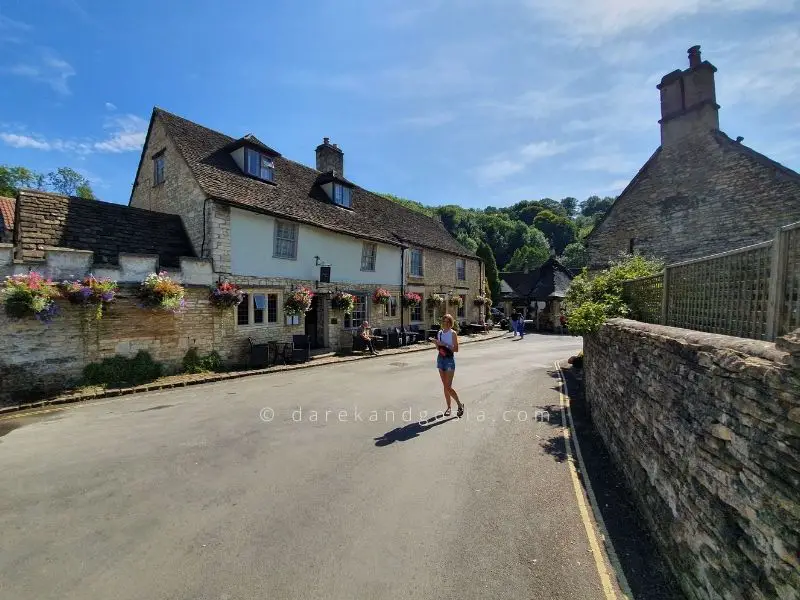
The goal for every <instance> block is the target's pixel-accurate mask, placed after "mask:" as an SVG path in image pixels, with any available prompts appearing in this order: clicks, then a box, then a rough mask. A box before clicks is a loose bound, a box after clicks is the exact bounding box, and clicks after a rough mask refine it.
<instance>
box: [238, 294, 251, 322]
mask: <svg viewBox="0 0 800 600" xmlns="http://www.w3.org/2000/svg"><path fill="white" fill-rule="evenodd" d="M236 324H237V325H249V324H250V294H245V295H244V300H242V302H241V304H239V306H237V307H236Z"/></svg>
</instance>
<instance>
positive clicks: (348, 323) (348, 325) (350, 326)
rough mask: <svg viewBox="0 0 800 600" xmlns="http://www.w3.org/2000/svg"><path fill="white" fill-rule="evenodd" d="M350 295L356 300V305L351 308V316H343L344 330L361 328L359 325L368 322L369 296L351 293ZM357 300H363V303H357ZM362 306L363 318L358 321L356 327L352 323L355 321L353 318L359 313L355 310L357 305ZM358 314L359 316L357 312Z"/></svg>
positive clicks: (362, 293)
mask: <svg viewBox="0 0 800 600" xmlns="http://www.w3.org/2000/svg"><path fill="white" fill-rule="evenodd" d="M351 293H352V294H353V296H355V298H356V304H355V307H354V308H353V312H352V313H351V314H349V315H348V314H346V315H345V316H344V329H351V330H356V329H358V328H359V327H361V324H362V323H363V322H364V321H369V294H366V293H364V292H351ZM359 299H363V302H359ZM362 304H363V306H364V310H363V317H362V318H361V319H360V320H359V321H358V325H354V323H355V321H356V319H355V318H354V316H355V315H356V312H359V311H357V309H358V307H359V305H362ZM359 314H360V312H359Z"/></svg>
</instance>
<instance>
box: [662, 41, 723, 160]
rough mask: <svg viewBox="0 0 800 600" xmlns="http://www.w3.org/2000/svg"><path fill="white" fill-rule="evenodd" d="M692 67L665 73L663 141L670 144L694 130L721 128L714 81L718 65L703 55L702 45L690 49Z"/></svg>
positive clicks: (692, 132)
mask: <svg viewBox="0 0 800 600" xmlns="http://www.w3.org/2000/svg"><path fill="white" fill-rule="evenodd" d="M688 53H689V68H688V69H686V70H685V71H681V70H676V71H673V72H672V73H669V74H667V75H664V77H663V78H662V79H661V83H660V84H659V85H658V86H657V87H658V89H659V91H660V92H661V120H660V121H659V124H660V125H661V145H662V146H663V147H668V146H672V145H675V144H677V143H678V142H679V141H680V140H682V139H683V138H685V137H686V136H688V135H692V134H694V133H705V132H708V131H710V130H712V129H719V105H718V104H717V92H716V87H715V84H714V73H716V72H717V68H716V67H715V66H714V65H712V64H711V63H710V62H708V61H707V60H705V61H704V60H702V59H701V58H700V46H692V47H691V48H689V50H688Z"/></svg>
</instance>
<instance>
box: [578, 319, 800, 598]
mask: <svg viewBox="0 0 800 600" xmlns="http://www.w3.org/2000/svg"><path fill="white" fill-rule="evenodd" d="M584 351H585V363H584V364H585V369H586V397H587V401H588V402H589V405H590V410H591V415H592V420H593V422H594V424H595V426H596V427H597V429H598V431H599V432H600V433H601V435H602V437H603V439H604V440H605V443H606V445H607V446H608V448H609V450H610V452H611V454H612V456H613V457H614V458H615V460H616V462H617V463H619V465H620V467H621V469H622V471H623V472H624V473H625V475H626V478H627V480H628V483H629V484H630V486H631V488H632V490H633V493H634V496H635V497H636V499H637V501H638V503H639V505H640V507H641V510H642V512H643V513H644V515H645V516H646V518H647V519H648V521H649V523H650V525H651V527H652V529H653V531H654V533H655V534H656V538H657V540H658V542H659V544H660V546H661V548H662V550H663V551H664V554H665V555H666V557H667V558H668V560H669V561H670V563H671V564H672V566H673V569H674V570H675V571H676V574H677V575H678V577H679V579H680V581H681V583H682V585H683V587H684V589H685V590H686V592H687V594H688V595H689V597H691V598H696V599H709V600H739V599H742V600H743V599H748V600H749V599H764V600H766V599H768V598H769V599H781V600H797V599H798V598H800V561H799V560H798V551H799V550H800V331H798V332H795V333H794V334H792V335H790V336H786V337H785V338H783V339H780V340H779V342H778V343H777V344H771V343H768V342H760V341H756V340H745V339H741V338H733V337H728V336H721V335H714V334H705V333H699V332H694V331H688V330H684V329H676V328H671V327H664V326H659V325H650V324H645V323H639V322H635V321H628V320H624V319H615V320H612V321H610V322H608V323H607V324H606V325H605V326H603V327H602V328H601V330H600V331H599V332H598V333H596V334H594V335H592V336H588V337H586V338H584Z"/></svg>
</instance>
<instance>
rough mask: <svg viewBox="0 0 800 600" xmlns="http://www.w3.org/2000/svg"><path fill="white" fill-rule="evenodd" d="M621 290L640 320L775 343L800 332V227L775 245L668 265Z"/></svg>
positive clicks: (790, 228) (787, 230) (785, 231)
mask: <svg viewBox="0 0 800 600" xmlns="http://www.w3.org/2000/svg"><path fill="white" fill-rule="evenodd" d="M623 287H624V292H625V299H626V301H627V302H628V304H629V305H630V306H631V309H632V314H631V317H632V318H634V319H637V320H639V321H644V322H647V323H660V324H662V325H670V326H673V327H682V328H685V329H695V330H697V331H707V332H710V333H720V334H723V335H732V336H737V337H744V338H752V339H757V340H769V341H773V340H774V339H775V338H776V337H778V336H781V335H784V334H786V333H788V332H790V331H792V330H794V329H796V328H798V327H800V222H798V223H793V224H791V225H787V226H785V227H781V228H780V229H778V231H777V232H776V234H775V237H774V238H773V239H772V240H769V241H766V242H762V243H760V244H754V245H752V246H747V247H744V248H738V249H736V250H731V251H730V252H723V253H721V254H715V255H713V256H707V257H703V258H698V259H695V260H689V261H685V262H681V263H676V264H671V265H667V266H666V267H665V268H664V271H663V273H659V274H658V275H653V276H651V277H641V278H639V279H631V280H628V281H626V282H624V284H623Z"/></svg>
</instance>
